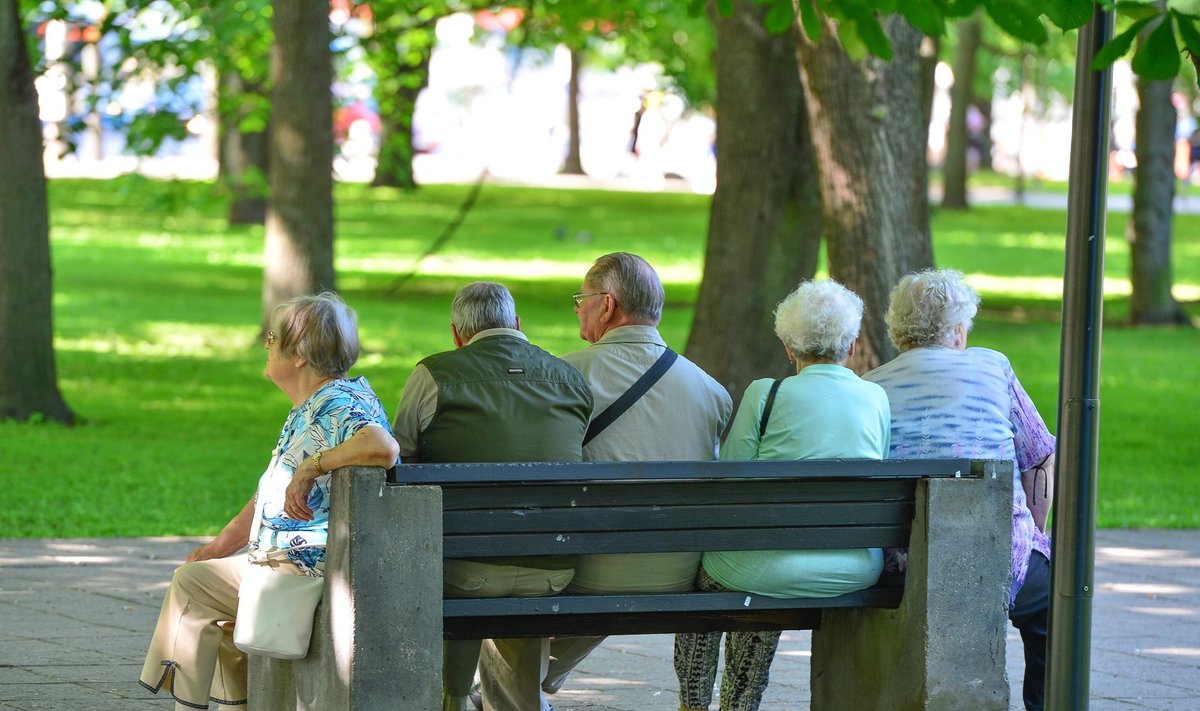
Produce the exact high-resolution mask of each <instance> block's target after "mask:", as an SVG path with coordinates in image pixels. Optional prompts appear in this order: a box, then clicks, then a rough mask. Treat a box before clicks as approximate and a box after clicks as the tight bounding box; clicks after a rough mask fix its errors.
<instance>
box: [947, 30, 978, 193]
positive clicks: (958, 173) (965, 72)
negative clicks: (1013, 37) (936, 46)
mask: <svg viewBox="0 0 1200 711" xmlns="http://www.w3.org/2000/svg"><path fill="white" fill-rule="evenodd" d="M981 32H982V26H981V24H980V19H979V16H978V15H976V16H974V17H972V18H971V19H969V20H966V21H964V22H961V23H959V26H958V46H957V47H955V49H954V86H952V87H951V88H950V121H949V123H948V124H947V126H946V161H945V164H944V165H943V166H942V207H944V208H946V209H950V210H965V209H967V208H968V207H969V205H968V203H967V145H968V137H967V110H968V108H969V107H970V106H971V102H972V101H973V100H974V98H975V97H974V92H973V91H972V87H973V86H974V84H975V57H976V55H977V54H978V53H979V42H980V35H981Z"/></svg>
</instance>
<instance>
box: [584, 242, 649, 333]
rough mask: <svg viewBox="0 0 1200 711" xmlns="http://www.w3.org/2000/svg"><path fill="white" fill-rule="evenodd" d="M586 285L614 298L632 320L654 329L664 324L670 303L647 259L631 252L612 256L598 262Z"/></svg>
mask: <svg viewBox="0 0 1200 711" xmlns="http://www.w3.org/2000/svg"><path fill="white" fill-rule="evenodd" d="M585 281H587V283H589V284H591V285H592V286H593V287H594V288H596V289H599V290H600V291H604V292H607V293H609V294H612V295H613V297H614V298H616V300H617V304H618V305H619V306H620V307H621V310H622V311H624V312H625V315H626V316H628V317H629V318H631V319H633V320H635V321H639V322H642V323H645V324H649V325H651V326H657V325H658V322H659V321H661V320H662V310H663V303H664V302H665V301H666V300H667V295H666V292H664V291H663V285H662V281H661V280H660V279H659V278H658V272H656V271H654V267H652V266H650V263H649V262H647V261H646V260H645V259H642V258H641V257H639V256H637V255H636V254H630V253H629V252H613V253H612V254H606V255H604V256H603V257H600V258H599V259H597V260H596V263H595V264H593V265H592V268H591V269H589V270H588V273H587V277H586V278H585Z"/></svg>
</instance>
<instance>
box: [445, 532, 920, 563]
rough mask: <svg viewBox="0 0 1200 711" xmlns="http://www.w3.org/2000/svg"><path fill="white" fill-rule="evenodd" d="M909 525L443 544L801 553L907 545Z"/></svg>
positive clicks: (464, 549)
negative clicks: (800, 551) (783, 551)
mask: <svg viewBox="0 0 1200 711" xmlns="http://www.w3.org/2000/svg"><path fill="white" fill-rule="evenodd" d="M908 534H909V526H908V524H904V525H896V526H884V525H880V526H814V527H811V528H768V529H719V530H718V531H717V532H716V533H714V534H713V535H703V534H702V532H701V531H700V530H697V529H689V530H683V531H679V530H675V531H636V532H628V531H621V532H613V533H543V534H524V535H522V534H500V535H486V536H485V535H481V536H457V537H451V538H445V539H444V540H443V546H442V547H443V556H444V557H446V558H479V557H489V556H513V555H577V554H584V553H631V552H634V553H666V552H682V551H705V550H804V549H809V548H878V547H883V546H904V545H906V544H907V543H908Z"/></svg>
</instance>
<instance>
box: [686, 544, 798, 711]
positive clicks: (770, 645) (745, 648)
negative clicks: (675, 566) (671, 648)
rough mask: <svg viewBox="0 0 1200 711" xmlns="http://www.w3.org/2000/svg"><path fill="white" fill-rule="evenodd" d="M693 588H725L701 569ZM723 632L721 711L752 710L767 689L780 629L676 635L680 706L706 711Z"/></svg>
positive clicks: (756, 707)
mask: <svg viewBox="0 0 1200 711" xmlns="http://www.w3.org/2000/svg"><path fill="white" fill-rule="evenodd" d="M696 589H697V590H702V591H705V592H728V591H729V588H727V587H725V586H724V585H721V584H720V583H718V582H717V581H715V580H713V579H712V578H711V577H709V575H708V573H706V572H705V571H704V568H700V572H699V573H698V574H697V575H696ZM722 634H725V672H724V674H722V675H721V711H756V710H757V709H758V705H759V703H760V702H761V701H762V695H763V692H764V691H766V690H767V682H768V681H769V677H770V672H771V661H772V660H773V659H774V658H775V648H776V647H778V646H779V636H780V632H779V631H778V630H769V631H764V632H725V633H721V632H705V633H699V634H696V633H687V634H677V635H675V674H676V676H678V677H679V703H680V706H681V707H683V708H688V709H707V708H708V705H709V704H710V703H711V702H712V694H713V685H714V683H715V682H716V678H717V656H718V654H719V653H720V647H721V635H722Z"/></svg>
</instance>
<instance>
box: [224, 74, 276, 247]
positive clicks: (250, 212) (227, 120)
mask: <svg viewBox="0 0 1200 711" xmlns="http://www.w3.org/2000/svg"><path fill="white" fill-rule="evenodd" d="M218 87H219V91H220V96H219V97H218V101H217V105H218V112H217V113H218V116H219V121H218V126H219V129H220V136H219V142H218V150H217V157H218V161H217V165H218V179H219V180H220V181H221V183H222V184H224V185H226V186H228V187H229V189H230V191H231V192H232V193H233V200H231V201H230V203H229V224H231V225H261V224H263V223H264V222H265V221H266V218H267V171H268V168H269V166H268V160H267V154H268V150H267V143H268V137H267V131H266V130H263V131H243V130H242V121H243V120H244V119H245V118H246V115H247V112H248V108H247V106H246V104H247V102H246V101H245V97H246V96H247V95H258V94H261V93H262V91H263V87H261V86H259V85H256V84H248V83H247V82H246V81H245V80H244V79H242V77H240V76H238V74H237V72H236V71H234V70H232V69H231V70H229V71H226V72H222V73H221V77H220V83H219V84H218Z"/></svg>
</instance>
